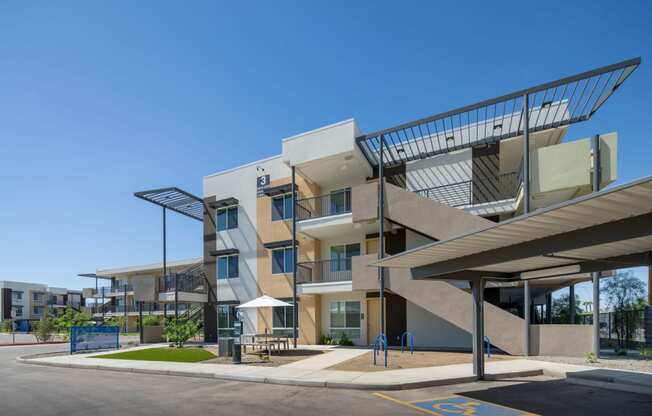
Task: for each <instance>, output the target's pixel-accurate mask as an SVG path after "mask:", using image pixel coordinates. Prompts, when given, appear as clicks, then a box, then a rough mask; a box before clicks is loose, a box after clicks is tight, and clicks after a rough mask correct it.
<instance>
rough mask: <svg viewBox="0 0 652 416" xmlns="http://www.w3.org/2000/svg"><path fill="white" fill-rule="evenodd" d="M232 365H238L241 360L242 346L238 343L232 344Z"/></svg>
mask: <svg viewBox="0 0 652 416" xmlns="http://www.w3.org/2000/svg"><path fill="white" fill-rule="evenodd" d="M231 358H232V359H233V364H240V362H241V360H242V345H240V343H239V342H234V343H233V354H232V356H231Z"/></svg>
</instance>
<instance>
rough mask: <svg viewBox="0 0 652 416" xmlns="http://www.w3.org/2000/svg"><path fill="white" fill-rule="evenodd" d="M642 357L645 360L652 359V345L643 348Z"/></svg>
mask: <svg viewBox="0 0 652 416" xmlns="http://www.w3.org/2000/svg"><path fill="white" fill-rule="evenodd" d="M641 358H643V359H644V360H651V359H652V347H643V348H642V349H641Z"/></svg>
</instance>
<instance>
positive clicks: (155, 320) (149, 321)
mask: <svg viewBox="0 0 652 416" xmlns="http://www.w3.org/2000/svg"><path fill="white" fill-rule="evenodd" d="M159 325H161V320H160V319H159V317H158V316H156V315H148V316H145V317H143V326H159Z"/></svg>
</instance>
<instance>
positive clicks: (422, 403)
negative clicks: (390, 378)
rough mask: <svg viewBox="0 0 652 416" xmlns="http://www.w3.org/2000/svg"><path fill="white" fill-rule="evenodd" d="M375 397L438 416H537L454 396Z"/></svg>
mask: <svg viewBox="0 0 652 416" xmlns="http://www.w3.org/2000/svg"><path fill="white" fill-rule="evenodd" d="M374 395H375V396H377V397H380V398H383V399H386V400H390V401H392V402H394V403H397V404H400V405H403V406H407V407H410V408H412V409H415V410H419V411H421V412H423V413H426V414H429V415H436V416H460V415H461V416H536V415H535V414H534V413H530V412H524V411H522V410H518V409H512V408H511V407H506V406H502V405H499V404H494V403H489V402H485V401H482V400H477V399H472V398H469V397H465V396H457V395H452V396H446V397H438V398H434V399H426V400H415V401H410V402H407V401H403V400H399V399H395V398H394V397H391V396H387V395H385V394H382V393H374Z"/></svg>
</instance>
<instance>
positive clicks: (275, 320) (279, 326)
mask: <svg viewBox="0 0 652 416" xmlns="http://www.w3.org/2000/svg"><path fill="white" fill-rule="evenodd" d="M293 325H294V308H293V307H292V306H275V307H273V308H272V333H273V334H275V335H291V334H292V331H293ZM297 326H298V323H297Z"/></svg>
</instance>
